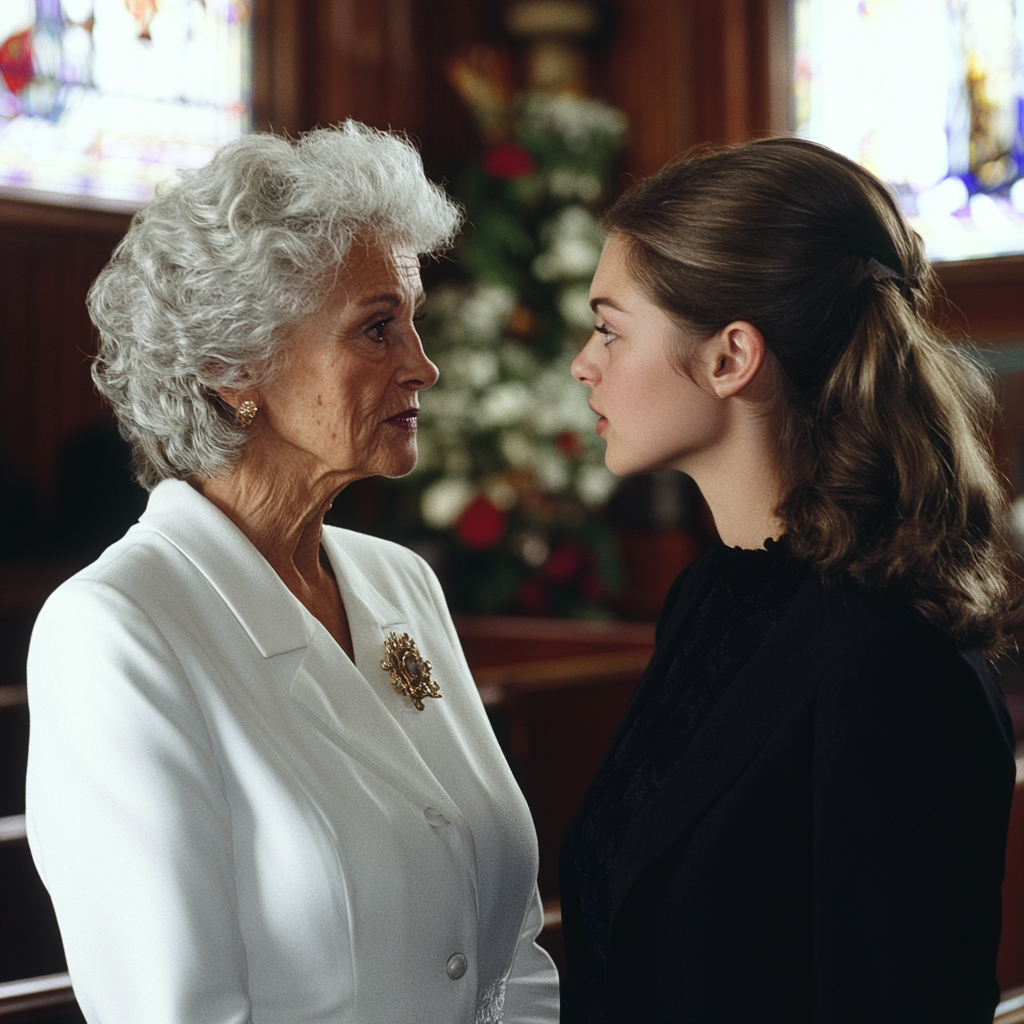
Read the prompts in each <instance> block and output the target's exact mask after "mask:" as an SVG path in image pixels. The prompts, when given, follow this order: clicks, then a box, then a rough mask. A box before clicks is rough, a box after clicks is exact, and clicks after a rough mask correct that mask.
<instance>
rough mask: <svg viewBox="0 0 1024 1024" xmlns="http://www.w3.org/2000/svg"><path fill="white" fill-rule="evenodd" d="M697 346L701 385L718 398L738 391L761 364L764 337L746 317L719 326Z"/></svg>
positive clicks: (763, 354) (746, 383) (728, 396)
mask: <svg viewBox="0 0 1024 1024" xmlns="http://www.w3.org/2000/svg"><path fill="white" fill-rule="evenodd" d="M701 349H702V351H701V360H700V362H701V369H702V374H701V376H702V378H703V379H702V380H701V384H702V386H703V387H704V388H705V389H706V390H708V391H710V392H711V393H712V394H714V395H716V396H717V397H718V398H731V397H732V396H733V395H737V394H739V393H740V392H741V391H742V390H743V389H744V388H745V387H746V386H747V385H748V384H749V383H750V382H751V381H752V380H753V379H754V378H755V377H756V376H757V371H758V370H760V369H761V365H762V364H763V363H764V357H765V345H764V337H763V336H762V334H761V332H760V331H759V330H758V329H757V328H756V327H755V326H754V325H753V324H750V323H747V321H746V320H736V321H734V322H733V323H731V324H729V325H727V326H726V327H723V328H722V330H720V331H719V332H718V333H717V334H715V335H713V336H712V337H710V338H708V340H707V341H705V342H704V344H703V345H702V346H701Z"/></svg>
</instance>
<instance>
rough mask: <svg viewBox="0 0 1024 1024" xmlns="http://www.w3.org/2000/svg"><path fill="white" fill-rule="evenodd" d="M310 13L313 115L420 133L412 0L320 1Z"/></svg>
mask: <svg viewBox="0 0 1024 1024" xmlns="http://www.w3.org/2000/svg"><path fill="white" fill-rule="evenodd" d="M309 12H310V22H309V34H308V37H307V39H308V48H309V56H310V78H309V79H308V80H307V90H308V92H307V111H308V117H309V120H310V121H311V122H312V123H313V124H316V125H322V126H323V125H328V124H334V123H337V122H338V121H341V120H344V119H345V118H347V117H354V118H355V119H356V120H358V121H363V122H365V123H367V124H370V125H373V126H374V127H377V128H401V129H405V130H407V131H414V132H415V131H416V130H417V129H418V128H419V117H418V110H417V107H418V104H417V97H416V88H415V87H416V57H415V48H414V45H413V36H412V32H413V0H374V2H367V0H317V2H314V3H312V4H310V6H309Z"/></svg>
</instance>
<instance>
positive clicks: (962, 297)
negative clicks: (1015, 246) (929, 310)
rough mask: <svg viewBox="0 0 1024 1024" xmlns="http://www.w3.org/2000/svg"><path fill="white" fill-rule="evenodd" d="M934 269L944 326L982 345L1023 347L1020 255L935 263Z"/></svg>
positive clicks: (1023, 276) (1023, 295) (1023, 289)
mask: <svg viewBox="0 0 1024 1024" xmlns="http://www.w3.org/2000/svg"><path fill="white" fill-rule="evenodd" d="M935 269H936V272H937V273H938V275H939V280H940V282H941V283H942V287H943V289H944V291H945V298H946V304H945V306H944V308H943V309H940V310H939V313H940V319H941V320H942V321H943V322H944V323H945V324H946V325H947V326H949V327H951V328H953V329H955V330H961V331H966V332H967V333H968V334H969V335H970V336H971V337H972V338H974V339H975V340H976V341H979V342H982V343H991V344H994V345H997V346H999V345H1007V344H1016V345H1024V255H1022V256H997V257H993V258H992V259H987V260H968V261H964V262H962V263H937V264H935Z"/></svg>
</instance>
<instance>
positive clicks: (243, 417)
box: [235, 398, 260, 430]
mask: <svg viewBox="0 0 1024 1024" xmlns="http://www.w3.org/2000/svg"><path fill="white" fill-rule="evenodd" d="M259 411H260V410H259V406H258V405H257V404H256V403H255V402H253V401H251V400H250V399H248V398H247V399H246V400H245V401H244V402H243V403H242V404H241V405H240V406H239V407H238V411H237V412H236V413H235V415H236V416H237V417H238V422H239V423H241V424H242V429H243V430H248V429H249V427H251V426H252V421H253V420H254V419H256V413H258V412H259Z"/></svg>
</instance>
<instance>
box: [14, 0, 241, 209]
mask: <svg viewBox="0 0 1024 1024" xmlns="http://www.w3.org/2000/svg"><path fill="white" fill-rule="evenodd" d="M249 53H250V0H0V195H7V196H12V195H13V196H17V197H19V198H38V199H47V198H50V199H57V200H58V201H64V202H67V201H72V202H82V203H86V204H89V205H97V206H107V207H111V208H121V209H134V208H136V207H138V206H139V205H141V204H142V203H144V202H146V201H147V200H148V199H150V198H151V197H152V195H153V188H154V186H155V185H156V184H157V182H159V181H160V180H161V179H163V178H166V177H168V176H170V175H172V174H173V173H174V171H175V170H176V169H177V168H181V167H198V166H201V165H203V164H205V163H206V162H207V161H209V159H210V157H211V156H212V154H213V152H214V150H215V149H216V148H217V147H218V146H220V145H222V144H223V143H225V142H228V141H230V140H231V139H235V138H237V137H238V136H239V135H240V134H241V133H242V132H244V131H246V130H247V129H248V128H249V124H250V120H251V104H250V95H249V93H250V89H249V68H250V57H249Z"/></svg>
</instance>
